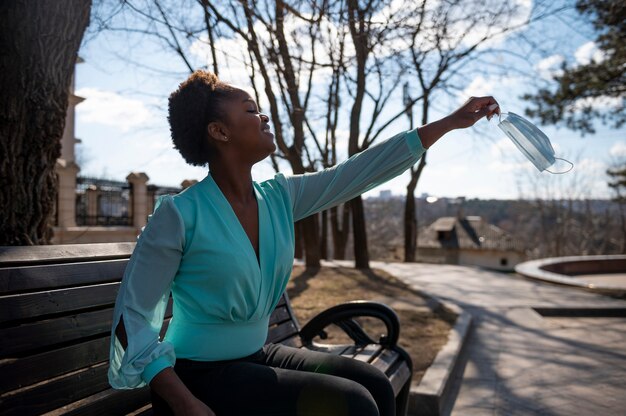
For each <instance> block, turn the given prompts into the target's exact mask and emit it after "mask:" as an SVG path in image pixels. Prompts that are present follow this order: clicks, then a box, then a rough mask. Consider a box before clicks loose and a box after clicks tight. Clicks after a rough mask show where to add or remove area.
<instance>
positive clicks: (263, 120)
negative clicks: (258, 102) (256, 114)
mask: <svg viewBox="0 0 626 416" xmlns="http://www.w3.org/2000/svg"><path fill="white" fill-rule="evenodd" d="M260 116H261V121H262V122H264V123H269V121H270V118H269V116H268V115H267V114H265V113H261V114H260Z"/></svg>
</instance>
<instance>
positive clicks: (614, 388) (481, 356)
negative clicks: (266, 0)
mask: <svg viewBox="0 0 626 416" xmlns="http://www.w3.org/2000/svg"><path fill="white" fill-rule="evenodd" d="M372 267H376V268H380V269H384V270H386V271H387V272H389V273H391V274H393V275H395V276H397V277H399V278H401V279H402V280H404V281H406V282H407V283H409V284H411V285H412V286H413V287H415V288H416V289H418V290H421V291H422V292H425V293H427V294H431V295H433V296H435V297H437V298H439V299H443V300H448V301H450V302H453V303H456V304H458V305H459V306H461V307H462V308H464V309H465V310H467V311H468V312H470V313H471V314H472V316H473V322H474V324H473V329H472V331H471V332H470V335H469V339H468V343H467V344H466V349H465V351H464V357H463V362H464V363H465V368H464V371H463V372H462V376H461V375H459V377H458V378H457V379H456V380H455V388H456V389H457V391H458V394H457V397H456V401H455V402H454V404H453V408H452V409H451V413H452V415H454V416H456V415H459V416H471V415H503V416H504V415H507V416H508V415H547V416H556V415H567V416H571V415H593V416H600V415H626V318H549V317H542V316H541V315H539V314H538V313H537V312H535V311H534V310H533V309H532V308H533V307H555V308H581V307H583V308H595V307H598V308H604V307H621V308H626V301H623V300H617V299H612V298H608V297H604V296H600V295H596V294H592V293H588V292H584V291H581V290H577V289H571V288H566V287H561V286H555V285H550V284H547V283H540V282H535V281H530V280H526V279H524V278H521V277H517V276H516V275H509V274H503V273H496V272H490V271H486V270H483V269H479V268H474V267H464V266H452V265H431V264H422V263H419V264H403V263H379V262H373V263H372Z"/></svg>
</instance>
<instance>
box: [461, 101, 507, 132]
mask: <svg viewBox="0 0 626 416" xmlns="http://www.w3.org/2000/svg"><path fill="white" fill-rule="evenodd" d="M494 114H500V106H499V104H498V102H497V101H496V100H495V99H494V98H493V97H470V98H469V100H467V101H466V102H465V104H463V105H462V106H461V107H460V108H459V109H458V110H456V111H455V112H454V113H452V114H450V116H449V120H450V123H452V125H453V126H454V128H456V129H464V128H466V127H471V126H473V125H474V123H476V122H477V121H478V120H480V119H481V118H483V117H485V116H486V117H487V119H488V120H491V117H493V115H494Z"/></svg>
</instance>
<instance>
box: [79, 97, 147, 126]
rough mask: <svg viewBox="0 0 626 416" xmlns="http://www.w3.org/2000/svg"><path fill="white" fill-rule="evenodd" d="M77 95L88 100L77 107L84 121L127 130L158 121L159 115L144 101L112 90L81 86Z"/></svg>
mask: <svg viewBox="0 0 626 416" xmlns="http://www.w3.org/2000/svg"><path fill="white" fill-rule="evenodd" d="M76 95H78V96H80V97H85V98H86V100H85V101H84V102H82V103H81V104H80V105H78V106H77V107H76V113H77V116H78V117H79V118H80V120H81V121H82V122H86V123H96V124H104V125H107V126H112V127H116V128H118V129H120V130H121V131H123V132H127V131H129V130H131V129H133V128H136V127H141V126H147V125H149V124H151V123H154V122H156V121H157V116H156V115H155V114H154V112H153V111H152V110H151V109H150V108H148V107H147V106H146V104H145V103H144V102H143V101H140V100H137V99H134V98H128V97H124V96H122V95H120V94H118V93H115V92H112V91H103V90H100V89H97V88H81V89H79V90H78V91H76Z"/></svg>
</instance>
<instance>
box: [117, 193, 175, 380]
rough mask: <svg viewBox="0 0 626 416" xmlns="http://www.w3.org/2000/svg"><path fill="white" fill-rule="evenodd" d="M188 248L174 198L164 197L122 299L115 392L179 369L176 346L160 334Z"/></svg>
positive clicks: (142, 240) (123, 287)
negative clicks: (169, 369)
mask: <svg viewBox="0 0 626 416" xmlns="http://www.w3.org/2000/svg"><path fill="white" fill-rule="evenodd" d="M184 244H185V237H184V225H183V220H182V217H181V216H180V213H179V212H178V210H177V209H176V206H175V205H174V202H173V200H172V197H171V196H166V197H163V198H161V199H160V200H159V203H157V207H156V209H155V212H154V214H153V215H152V216H151V218H150V219H149V221H148V224H147V225H146V227H145V228H144V230H143V232H142V233H141V235H140V236H139V239H138V241H137V246H136V247H135V250H134V252H133V254H132V256H131V258H130V261H129V263H128V265H127V267H126V271H125V273H124V278H123V279H122V284H121V286H120V291H119V293H118V295H117V300H116V303H115V310H114V314H113V328H112V331H111V350H110V367H109V373H108V375H109V383H110V384H111V386H113V387H114V388H117V389H128V388H136V387H142V386H144V385H145V384H148V383H149V382H150V380H151V379H152V378H153V377H154V376H155V375H156V374H157V373H159V372H160V371H161V370H163V369H164V368H166V367H170V366H173V365H174V362H175V359H176V358H175V354H174V348H173V346H172V345H171V344H169V343H167V342H161V341H160V340H159V331H160V329H161V326H162V323H163V317H164V315H165V309H166V307H167V302H168V299H169V294H170V287H171V283H172V281H173V279H174V276H175V275H176V272H177V270H178V267H179V264H180V260H181V258H182V253H183V248H184ZM120 320H123V324H124V328H125V331H126V334H127V339H128V345H127V347H126V348H125V349H124V347H123V346H122V344H121V342H120V341H119V339H118V338H117V337H116V335H115V329H116V327H117V325H118V323H119V322H120Z"/></svg>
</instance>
